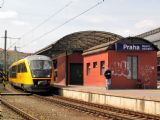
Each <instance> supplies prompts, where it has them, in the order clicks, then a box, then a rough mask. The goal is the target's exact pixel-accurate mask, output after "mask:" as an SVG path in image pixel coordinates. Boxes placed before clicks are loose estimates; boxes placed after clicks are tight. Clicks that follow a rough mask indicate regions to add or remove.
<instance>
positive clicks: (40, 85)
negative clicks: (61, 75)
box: [9, 55, 54, 92]
mask: <svg viewBox="0 0 160 120" xmlns="http://www.w3.org/2000/svg"><path fill="white" fill-rule="evenodd" d="M53 69H54V68H53V65H52V60H51V59H50V58H49V57H47V56H43V55H32V56H28V57H26V58H24V59H21V60H19V61H17V62H14V63H13V64H12V65H11V66H10V67H9V82H10V83H11V85H13V86H16V87H20V88H22V89H24V90H26V91H31V92H47V91H49V90H50V88H51V87H52V86H53V84H54V74H53V73H54V72H53V71H54V70H53Z"/></svg>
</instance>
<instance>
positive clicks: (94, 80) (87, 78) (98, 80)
mask: <svg viewBox="0 0 160 120" xmlns="http://www.w3.org/2000/svg"><path fill="white" fill-rule="evenodd" d="M100 61H105V67H106V68H107V66H108V53H107V52H101V53H98V54H94V55H88V56H84V63H83V66H84V67H83V71H84V73H83V78H84V85H85V86H105V78H104V75H100ZM93 62H97V67H96V68H93ZM87 63H90V68H91V71H90V74H89V75H87Z"/></svg>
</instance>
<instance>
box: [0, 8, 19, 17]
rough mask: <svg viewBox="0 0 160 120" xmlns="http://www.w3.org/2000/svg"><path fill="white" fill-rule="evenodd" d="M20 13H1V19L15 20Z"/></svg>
mask: <svg viewBox="0 0 160 120" xmlns="http://www.w3.org/2000/svg"><path fill="white" fill-rule="evenodd" d="M16 16H18V13H17V12H15V11H11V10H10V11H0V19H7V18H15V17H16Z"/></svg>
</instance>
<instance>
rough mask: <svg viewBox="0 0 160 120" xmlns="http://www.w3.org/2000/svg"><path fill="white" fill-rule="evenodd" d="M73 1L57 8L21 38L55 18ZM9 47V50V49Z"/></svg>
mask: <svg viewBox="0 0 160 120" xmlns="http://www.w3.org/2000/svg"><path fill="white" fill-rule="evenodd" d="M71 3H72V1H70V2H69V3H67V4H66V5H65V6H63V7H62V8H60V9H59V10H57V11H56V12H54V13H53V14H52V15H51V16H49V17H48V18H46V19H45V20H43V21H42V22H41V23H40V24H38V25H37V26H35V27H34V28H32V29H31V30H29V31H28V32H26V33H24V34H22V35H21V36H20V38H22V37H24V36H26V35H28V34H29V33H31V32H33V31H35V30H37V29H38V28H39V27H40V26H42V25H43V24H45V23H46V22H47V21H48V20H50V19H51V18H53V17H54V16H56V15H57V14H58V13H60V12H61V11H63V10H64V9H65V8H66V7H68V6H70V5H71ZM19 40H20V39H18V40H17V41H15V42H14V43H13V44H12V45H10V47H9V48H8V49H10V48H12V47H13V46H14V45H15V44H16V43H17V42H18V41H19ZM8 49H7V50H8Z"/></svg>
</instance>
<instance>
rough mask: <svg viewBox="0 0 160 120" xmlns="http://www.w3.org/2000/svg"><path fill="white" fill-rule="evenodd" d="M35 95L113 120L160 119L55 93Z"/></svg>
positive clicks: (159, 117) (159, 118)
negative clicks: (49, 95)
mask: <svg viewBox="0 0 160 120" xmlns="http://www.w3.org/2000/svg"><path fill="white" fill-rule="evenodd" d="M35 96H36V97H38V98H40V99H43V100H47V101H50V102H52V103H56V104H58V105H61V106H64V107H68V108H72V109H76V110H79V111H82V112H86V113H88V114H92V115H94V116H96V117H104V118H108V119H113V120H160V116H157V115H151V114H146V113H140V112H135V111H131V110H126V109H120V108H116V107H113V106H107V105H100V104H95V103H89V102H84V101H80V100H75V99H70V98H66V97H61V96H57V95H54V96H53V97H44V96H38V95H35Z"/></svg>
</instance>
